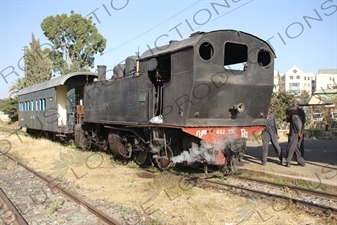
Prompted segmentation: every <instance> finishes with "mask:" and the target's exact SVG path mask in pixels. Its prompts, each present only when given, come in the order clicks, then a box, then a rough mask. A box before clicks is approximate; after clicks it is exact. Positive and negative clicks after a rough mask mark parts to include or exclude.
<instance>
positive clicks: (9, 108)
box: [0, 98, 18, 122]
mask: <svg viewBox="0 0 337 225" xmlns="http://www.w3.org/2000/svg"><path fill="white" fill-rule="evenodd" d="M0 110H1V111H2V112H4V113H5V114H7V115H8V117H9V119H10V120H11V121H12V122H15V121H18V98H8V99H5V100H4V102H3V104H2V105H1V107H0Z"/></svg>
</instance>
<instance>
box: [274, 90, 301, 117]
mask: <svg viewBox="0 0 337 225" xmlns="http://www.w3.org/2000/svg"><path fill="white" fill-rule="evenodd" d="M294 101H295V97H294V96H293V95H292V94H290V93H288V92H285V91H280V92H274V93H273V94H272V98H271V101H270V109H271V110H272V111H273V114H274V115H275V117H276V118H277V120H278V122H280V121H282V119H283V118H285V117H286V111H287V109H289V107H291V106H292V104H293V102H294Z"/></svg>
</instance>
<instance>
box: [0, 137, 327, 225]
mask: <svg viewBox="0 0 337 225" xmlns="http://www.w3.org/2000/svg"><path fill="white" fill-rule="evenodd" d="M4 139H7V140H8V141H10V143H11V149H10V150H9V152H8V153H9V154H11V155H12V156H15V157H17V158H20V159H21V160H24V161H25V162H27V163H28V166H30V167H32V168H34V169H35V170H37V171H40V172H42V173H44V174H48V175H50V176H53V177H54V178H55V177H58V179H60V180H63V181H66V182H69V183H70V184H71V185H72V186H73V189H72V191H73V192H74V193H77V194H80V195H84V196H86V197H87V198H88V199H91V200H95V199H107V200H109V201H112V202H114V203H117V204H120V205H122V206H123V207H121V209H120V210H121V211H126V212H129V211H130V212H131V211H133V210H137V211H140V212H142V213H145V214H146V215H147V216H148V218H150V219H151V220H149V221H151V222H149V224H226V223H227V224H238V223H240V224H262V223H263V224H298V222H299V221H302V222H303V224H324V223H323V221H321V220H320V219H319V218H315V217H309V216H308V215H307V214H305V213H303V212H298V210H296V209H293V208H291V210H290V209H288V208H284V209H283V210H278V211H275V210H274V209H273V207H272V202H271V201H270V200H269V199H259V198H251V199H246V198H243V197H240V196H238V195H232V194H230V193H226V192H223V191H216V190H204V189H200V188H196V187H189V186H186V185H185V184H184V183H182V182H181V180H180V178H179V177H177V176H173V175H170V174H166V173H159V172H156V173H149V172H146V171H144V170H142V169H139V168H136V167H135V166H134V164H131V167H130V166H123V165H119V164H117V163H114V162H112V161H111V159H110V156H109V155H107V154H104V153H95V152H82V151H79V150H76V149H72V148H69V147H65V146H62V145H60V144H59V143H53V142H51V141H49V140H45V139H33V138H31V137H28V136H26V135H20V138H19V137H17V136H16V135H11V136H8V132H7V133H6V132H2V131H0V140H4ZM0 149H1V150H3V149H6V143H5V142H0ZM7 151H8V145H7ZM0 169H4V168H1V167H0ZM58 204H59V203H58V202H57V200H55V201H54V202H53V204H52V206H51V209H50V210H51V213H53V212H55V211H56V210H57V209H58ZM280 207H282V205H281V204H279V205H278V208H280ZM274 208H275V207H274ZM281 209H282V208H281ZM264 220H265V221H264ZM163 221H164V222H163Z"/></svg>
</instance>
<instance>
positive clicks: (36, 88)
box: [17, 72, 97, 96]
mask: <svg viewBox="0 0 337 225" xmlns="http://www.w3.org/2000/svg"><path fill="white" fill-rule="evenodd" d="M81 75H85V76H96V77H97V73H93V72H75V73H70V74H67V75H64V76H59V77H57V78H54V79H51V80H48V81H45V82H42V83H39V84H35V85H32V86H30V87H26V88H24V89H21V90H20V91H18V94H17V95H18V96H20V95H24V94H29V93H32V92H36V91H40V90H44V89H48V88H51V87H56V86H60V85H64V84H65V82H66V81H67V80H68V79H69V78H71V77H75V76H81Z"/></svg>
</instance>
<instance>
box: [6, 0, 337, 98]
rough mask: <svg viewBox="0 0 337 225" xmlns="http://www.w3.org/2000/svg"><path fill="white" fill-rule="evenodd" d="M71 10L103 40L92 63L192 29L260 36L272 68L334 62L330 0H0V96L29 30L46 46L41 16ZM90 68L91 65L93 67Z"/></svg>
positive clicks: (19, 61)
mask: <svg viewBox="0 0 337 225" xmlns="http://www.w3.org/2000/svg"><path fill="white" fill-rule="evenodd" d="M71 10H73V11H75V13H79V14H81V15H82V16H84V17H90V16H92V20H93V22H94V23H95V24H96V26H97V29H98V31H99V33H100V34H102V35H103V37H105V38H106V39H107V46H106V49H105V50H104V54H103V55H96V57H95V68H96V66H97V65H106V66H107V69H108V70H112V69H113V67H114V66H115V65H117V64H118V63H121V62H122V61H123V60H125V59H126V58H127V57H128V56H130V55H135V54H136V52H139V53H140V54H142V53H143V52H145V51H146V50H148V48H149V47H150V48H154V47H155V46H160V45H164V44H167V43H168V42H169V41H170V40H182V39H185V38H188V37H189V35H190V34H191V33H194V32H196V31H204V32H208V31H213V30H223V29H233V30H240V31H244V32H247V33H250V34H253V35H255V36H257V37H259V38H261V39H263V40H265V41H268V42H269V43H270V45H271V46H272V48H273V49H274V51H275V53H276V57H277V58H276V59H275V69H276V70H278V71H279V72H281V73H285V72H287V71H288V70H289V69H290V68H291V67H292V66H293V65H296V66H298V67H299V68H300V69H301V70H302V71H304V72H306V73H309V72H312V73H313V74H317V72H318V70H319V69H332V68H337V0H306V1H300V0H299V1H295V0H294V1H284V0H269V1H264V0H246V1H244V0H184V1H183V0H162V1H160V0H109V1H80V0H51V1H47V0H44V1H43V0H34V1H30V0H27V1H24V0H21V1H16V0H0V83H1V84H0V88H1V89H0V99H3V98H7V97H8V96H9V94H8V89H9V86H10V85H11V84H12V83H13V82H14V81H15V80H16V79H17V78H19V77H22V76H23V75H24V71H23V69H22V68H24V62H23V47H24V46H29V43H30V42H31V36H32V33H34V36H35V38H37V39H39V40H40V43H41V45H43V46H44V47H48V46H50V42H49V41H48V40H47V39H46V37H45V36H44V34H43V31H42V29H41V26H40V25H41V22H42V21H43V19H45V18H46V17H48V16H56V15H57V14H59V15H61V14H68V15H70V11H71ZM95 68H94V69H92V71H95Z"/></svg>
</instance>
